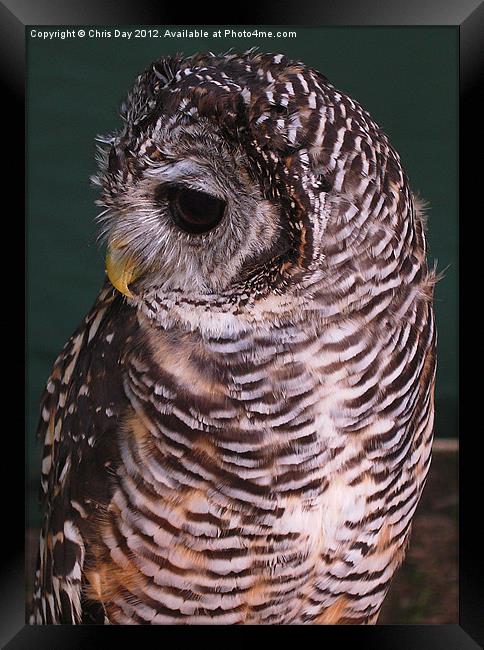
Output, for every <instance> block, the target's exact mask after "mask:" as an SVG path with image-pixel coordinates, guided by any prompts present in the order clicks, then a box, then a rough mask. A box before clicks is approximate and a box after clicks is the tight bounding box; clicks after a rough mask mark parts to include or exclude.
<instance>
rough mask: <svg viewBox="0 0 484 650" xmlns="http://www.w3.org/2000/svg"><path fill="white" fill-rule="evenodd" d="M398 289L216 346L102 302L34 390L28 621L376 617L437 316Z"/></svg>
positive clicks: (422, 451)
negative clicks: (33, 555)
mask: <svg viewBox="0 0 484 650" xmlns="http://www.w3.org/2000/svg"><path fill="white" fill-rule="evenodd" d="M410 294H412V295H413V298H412V297H411V295H410ZM394 295H395V298H394V301H393V303H392V305H391V309H390V310H383V311H378V310H375V309H368V310H366V311H365V310H363V313H362V314H360V316H359V320H357V321H355V319H354V317H353V316H349V317H342V316H341V315H338V314H333V316H332V317H327V318H326V321H325V327H324V328H323V329H321V330H318V328H315V327H313V326H309V325H310V324H308V326H307V327H306V326H305V325H304V323H297V324H295V325H291V324H287V325H286V326H284V327H279V328H277V329H274V330H272V331H265V332H263V331H246V332H239V333H234V334H232V335H228V336H227V338H221V337H214V338H211V337H210V336H204V335H202V334H201V333H199V332H197V331H195V332H189V331H187V332H181V331H174V330H172V331H170V330H166V329H161V328H158V327H156V324H155V323H153V322H150V321H149V320H148V319H147V318H146V317H145V316H143V315H141V314H136V311H135V310H134V309H133V308H132V307H129V306H127V305H126V304H125V303H124V302H123V301H122V300H121V299H120V297H119V294H115V293H114V292H113V291H112V290H111V289H109V288H106V289H104V290H103V291H102V292H101V294H100V297H99V299H98V301H97V303H96V305H95V307H94V308H93V310H92V311H91V312H90V314H89V315H88V316H87V318H86V320H85V323H84V325H83V326H82V327H81V328H80V330H79V331H78V332H77V333H76V334H74V336H73V337H72V338H71V339H70V341H69V343H68V344H67V346H66V348H65V349H64V351H63V352H62V354H61V356H60V357H59V359H58V361H57V362H56V364H55V367H54V370H53V373H52V376H51V379H50V381H49V383H48V385H47V389H46V393H45V397H44V402H43V408H42V423H41V427H40V434H41V435H44V436H45V452H44V460H43V466H42V467H43V489H44V495H45V506H46V511H45V520H44V527H43V539H42V542H41V552H40V562H39V568H38V572H37V583H36V593H35V597H34V598H35V603H34V614H33V617H32V622H38V623H50V622H67V623H78V622H81V621H82V622H103V621H106V622H108V621H109V622H111V623H183V622H191V623H244V622H245V623H247V622H248V623H255V622H257V623H261V622H262V623H281V622H313V623H336V622H338V623H369V622H372V621H374V620H375V618H376V616H377V615H378V612H379V608H380V606H381V603H382V601H383V598H384V596H385V594H386V591H387V589H388V586H389V582H390V580H391V578H392V576H393V574H394V571H395V570H396V568H397V566H398V565H399V563H400V562H401V559H402V557H403V553H404V549H405V545H406V543H407V540H408V535H409V530H410V522H411V517H412V515H413V512H414V510H415V507H416V504H417V502H418V499H419V496H420V493H421V490H422V487H423V483H424V480H425V476H426V473H427V469H428V464H429V461H430V443H431V435H432V419H433V381H434V371H435V367H434V366H435V363H434V340H435V333H434V327H433V316H432V311H431V305H430V303H429V301H428V299H427V298H426V297H422V296H421V295H419V294H418V292H415V291H413V289H411V288H409V289H408V290H407V292H405V291H404V292H403V293H401V294H398V292H396V293H395V294H394ZM389 311H391V312H392V313H394V314H397V315H398V318H396V319H394V320H391V319H389V318H388V313H389Z"/></svg>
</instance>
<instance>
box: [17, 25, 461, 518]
mask: <svg viewBox="0 0 484 650" xmlns="http://www.w3.org/2000/svg"><path fill="white" fill-rule="evenodd" d="M39 29H45V28H39ZM48 29H49V30H50V31H52V30H54V28H53V27H50V26H49V28H48ZM77 29H79V28H76V30H77ZM98 29H102V28H98ZM106 29H108V30H110V31H111V32H112V31H113V30H114V29H115V28H114V27H113V26H110V27H108V28H106ZM122 29H130V30H132V29H133V28H126V27H124V28H122ZM208 29H209V31H210V33H211V32H212V31H213V30H214V29H218V27H216V28H208ZM236 29H242V28H240V27H237V28H236ZM263 29H270V28H263ZM272 29H273V31H274V32H276V31H277V30H278V29H284V30H287V29H289V28H286V27H284V28H272ZM86 30H87V28H86ZM30 31H31V28H27V33H28V34H29V33H30ZM295 31H296V33H297V37H296V38H290V39H289V38H286V39H284V38H272V39H268V38H266V39H263V38H262V39H261V38H239V39H237V38H228V39H225V38H221V39H214V38H207V39H202V38H199V39H194V38H186V39H183V38H177V39H167V38H157V39H156V38H141V39H134V38H132V39H131V40H127V39H119V40H118V39H114V38H110V39H109V38H104V39H103V38H98V39H92V38H87V37H85V38H79V37H75V38H71V39H65V40H61V39H60V38H57V39H52V40H40V39H38V38H32V37H28V39H27V41H28V48H27V66H28V68H27V70H28V83H27V102H28V103H27V165H28V172H27V173H28V179H27V181H28V183H27V309H28V311H27V355H28V368H27V426H26V435H27V451H28V457H27V481H28V496H29V499H28V519H29V523H30V524H31V525H37V524H38V521H39V517H38V512H37V501H36V495H37V489H38V488H37V486H38V481H39V463H40V461H39V454H40V444H39V443H36V441H35V429H36V425H37V420H38V412H39V407H38V405H39V398H40V395H41V392H42V389H43V386H44V384H45V381H46V379H47V377H48V375H49V371H50V368H51V365H52V363H53V361H54V360H55V357H56V356H57V354H58V352H59V351H60V349H61V348H62V346H63V345H64V343H65V341H66V339H67V338H68V337H69V336H70V334H71V333H72V331H73V330H74V329H75V328H76V327H77V325H78V323H79V322H80V320H81V319H82V317H83V316H84V315H85V312H86V311H87V310H88V309H89V307H90V306H91V304H92V302H93V301H94V298H95V296H96V292H97V291H98V289H99V287H100V285H101V283H102V281H103V275H104V267H103V252H102V251H101V250H100V248H99V246H98V245H97V243H96V227H95V224H94V216H95V215H96V214H97V211H98V209H97V208H96V206H95V205H94V200H95V198H96V192H95V190H94V189H93V188H92V187H91V186H90V183H89V177H90V175H91V174H93V172H94V171H95V162H94V153H95V145H94V137H95V135H96V134H99V133H107V132H109V131H111V130H113V129H115V128H117V126H118V124H119V122H118V117H117V110H118V107H119V104H120V102H121V100H122V99H123V98H124V95H125V93H126V91H127V90H128V88H129V86H130V84H131V83H132V82H133V80H134V78H135V77H136V76H137V74H139V73H140V72H141V71H142V70H143V69H144V68H145V67H146V66H147V65H148V64H149V63H150V61H151V60H153V59H156V58H159V57H160V56H162V55H165V54H173V53H175V52H183V53H184V54H192V53H193V52H196V51H200V50H211V51H216V52H220V51H225V50H227V49H229V48H231V47H233V48H235V49H237V50H245V49H248V48H249V47H252V46H258V47H259V48H260V49H261V50H262V51H277V52H282V53H284V54H286V55H288V56H289V57H291V58H295V59H298V60H301V61H303V62H305V63H306V64H308V65H310V66H312V67H315V68H317V69H318V70H320V71H321V72H322V73H323V74H324V75H325V76H327V77H328V78H329V79H330V80H331V81H332V83H334V84H335V85H336V86H337V87H338V88H339V89H341V90H343V91H345V92H347V93H348V94H349V95H350V96H352V97H353V98H354V99H356V100H358V101H359V102H360V103H361V104H362V105H363V106H364V107H365V108H366V109H367V110H368V111H369V112H370V113H371V115H372V116H373V118H374V119H375V121H376V122H377V123H378V124H379V125H380V126H381V127H382V128H383V130H384V131H385V132H386V133H387V135H388V136H389V138H390V141H391V142H392V143H393V145H394V146H395V147H396V149H397V150H398V151H399V153H400V155H401V158H402V162H403V164H404V166H405V168H406V170H407V172H408V174H409V177H410V181H411V185H412V188H413V190H414V191H417V192H419V193H420V194H421V196H422V197H424V198H425V199H426V200H427V201H428V202H429V204H430V210H429V213H428V224H429V230H428V241H429V261H430V262H432V261H433V260H435V259H436V260H438V268H439V269H441V270H442V269H446V272H445V278H444V279H443V280H441V281H440V282H439V284H438V285H437V289H436V302H435V308H436V314H437V324H438V331H439V345H438V379H437V392H436V435H437V436H445V437H449V436H452V437H453V436H456V435H457V262H458V260H457V255H458V230H457V144H458V140H457V136H458V134H457V106H458V105H457V97H458V96H457V88H458V85H457V84H458V31H457V29H456V28H452V27H439V28H423V27H417V28H414V27H412V28H401V27H398V28H386V27H385V28H381V27H379V28H366V27H365V28H339V27H338V28H322V29H312V28H304V29H303V28H295Z"/></svg>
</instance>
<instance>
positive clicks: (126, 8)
mask: <svg viewBox="0 0 484 650" xmlns="http://www.w3.org/2000/svg"><path fill="white" fill-rule="evenodd" d="M275 4H276V3H274V5H273V6H270V5H269V4H268V3H266V2H264V1H262V2H259V3H258V7H257V10H256V11H254V12H253V13H252V15H251V16H250V19H247V20H245V24H251V25H264V24H274V23H277V24H281V25H292V24H294V25H296V24H300V25H312V26H319V25H320V26H329V25H348V26H350V25H359V26H365V25H368V26H376V25H392V26H403V25H423V26H437V25H448V26H453V27H455V28H456V29H457V30H458V31H459V35H460V82H461V84H460V119H461V130H460V140H461V144H460V159H461V164H462V169H461V176H460V195H461V197H463V196H470V195H472V189H473V188H474V187H476V186H477V187H479V180H480V179H478V177H477V173H478V170H477V169H476V167H474V166H473V165H472V164H471V162H470V160H471V156H470V154H471V153H472V151H473V149H474V148H475V146H476V137H477V133H476V128H477V127H478V126H480V125H476V106H477V105H478V104H477V93H478V91H479V89H480V84H481V80H482V79H483V78H484V66H483V49H484V48H483V42H484V38H483V36H484V4H481V2H479V1H478V0H467V2H460V3H456V2H455V1H454V0H441V1H440V2H439V3H437V2H435V1H434V0H420V1H419V2H417V1H412V2H406V3H403V2H401V0H400V1H398V0H397V1H395V0H386V2H385V3H381V2H379V1H378V0H371V1H370V0H366V1H365V2H358V1H357V0H346V1H343V0H339V2H338V4H337V5H336V3H335V4H334V5H333V6H329V3H325V4H322V3H321V5H320V6H315V3H314V2H313V3H311V2H306V1H302V0H298V1H297V2H296V1H294V0H293V1H292V2H284V5H282V3H281V4H280V6H279V7H277V9H276V8H275ZM224 18H225V15H224ZM210 19H211V20H210ZM190 20H191V23H192V24H195V23H196V22H199V23H200V24H218V23H219V22H220V18H218V20H217V19H214V17H213V16H207V14H206V12H204V16H203V18H201V19H197V16H196V15H195V13H194V12H191V11H190ZM111 23H114V24H126V25H128V24H130V25H135V24H138V25H150V24H160V23H163V24H167V25H172V24H179V22H178V21H177V20H176V18H175V16H174V15H172V14H171V13H169V8H163V7H160V6H158V4H157V3H156V2H155V1H150V0H137V2H136V3H132V4H130V3H129V2H128V1H127V0H118V1H116V2H114V1H105V2H103V3H102V4H101V2H100V1H99V0H98V2H94V1H92V0H84V2H82V3H81V2H77V1H72V2H65V3H61V2H58V1H55V0H53V1H51V2H49V1H48V0H37V2H35V0H23V1H20V0H19V1H18V2H16V0H7V1H4V2H3V3H0V26H1V27H0V29H1V36H0V51H1V59H0V64H1V66H2V67H1V77H2V82H3V85H4V87H5V88H6V89H7V91H9V93H10V99H9V101H8V103H7V102H6V100H4V102H3V103H4V108H7V109H8V113H7V115H6V117H5V120H6V121H5V122H4V135H5V138H6V139H7V137H10V138H11V144H10V146H9V148H8V152H9V156H8V162H9V166H11V167H10V168H11V169H12V170H20V169H22V168H23V166H24V153H25V149H24V147H22V146H21V144H22V135H23V133H24V129H23V127H22V122H23V120H24V106H25V78H26V66H25V38H26V37H25V27H26V26H28V25H66V26H70V25H87V24H91V25H109V24H111ZM224 23H225V24H227V25H237V24H241V23H242V21H241V20H240V18H239V19H237V18H234V17H233V16H232V17H231V19H230V20H229V19H228V18H227V19H226V20H225V21H224ZM477 121H479V122H482V118H480V119H479V120H477ZM480 128H481V129H482V126H480ZM481 140H482V138H481ZM5 146H7V145H5ZM27 153H28V152H27ZM15 175H16V176H19V177H21V175H20V174H15ZM22 188H23V183H22V182H20V186H19V187H18V191H16V193H15V198H16V208H15V210H16V213H20V212H21V205H22V197H23V195H24V192H23V189H22ZM19 204H20V205H19ZM461 214H463V207H462V206H461ZM15 221H16V222H17V223H18V224H20V227H21V224H22V219H21V217H20V215H19V214H15ZM461 232H462V229H461ZM20 236H21V235H20ZM463 238H464V239H466V240H468V239H469V238H468V237H467V236H466V237H463ZM461 246H462V239H461ZM7 287H8V294H10V296H12V295H13V294H14V293H15V295H21V291H20V290H18V291H15V292H14V291H13V289H14V284H13V282H12V280H11V278H8V284H7ZM9 304H10V301H9ZM12 309H13V308H11V309H10V311H9V312H8V313H10V314H11V313H13V312H12ZM15 313H18V314H19V313H20V311H16V312H15ZM7 321H8V319H6V318H5V317H4V318H3V319H2V325H3V330H2V331H3V333H4V336H6V335H7V334H8V335H9V336H10V335H11V334H12V333H15V332H12V329H13V330H15V331H17V332H18V333H19V334H20V332H21V328H20V327H19V326H18V325H15V326H14V327H13V328H12V327H11V326H9V325H8V324H7ZM10 325H11V324H10ZM9 345H10V343H9ZM11 345H12V346H13V342H12V344H11ZM17 349H19V348H17ZM460 357H461V359H462V358H463V355H462V349H461V355H460ZM19 366H20V364H19V362H18V360H17V363H13V364H12V365H11V366H9V371H10V370H11V373H12V377H10V378H9V379H10V381H11V382H13V381H15V382H16V385H21V370H20V367H19ZM463 369H464V364H463V363H462V362H461V372H462V371H463ZM461 396H462V387H461ZM468 399H469V398H467V399H466V403H468ZM8 407H9V409H11V408H13V406H12V405H11V404H10V403H8ZM461 411H463V408H461ZM17 420H18V418H17ZM12 421H15V420H12ZM12 426H15V427H16V428H18V425H9V427H12ZM9 431H11V429H9ZM467 433H468V434H469V435H462V437H461V445H460V503H461V504H462V507H461V511H460V531H461V535H460V549H459V555H460V567H459V574H460V580H459V582H460V587H459V592H460V607H459V625H447V626H438V625H437V626H374V627H368V628H351V627H349V626H343V627H333V626H327V627H324V628H323V629H321V628H319V627H318V628H314V627H312V628H310V627H307V628H304V631H303V632H301V631H300V628H298V629H297V631H296V633H297V634H304V635H305V634H314V633H316V634H317V635H321V636H322V639H321V640H320V639H319V638H318V643H321V641H322V643H323V644H325V643H327V644H330V643H335V642H338V641H340V642H342V643H344V642H351V641H354V640H355V639H356V642H357V643H361V642H362V643H363V647H368V648H377V647H378V648H379V647H381V648H392V650H399V649H400V648H401V649H407V648H412V649H417V648H439V649H440V648H442V649H445V648H449V649H452V650H457V649H459V650H460V649H462V650H464V649H467V648H469V649H471V648H478V647H480V645H479V644H482V642H483V641H484V629H483V623H482V620H483V619H484V616H482V614H483V611H484V609H483V607H482V604H483V600H482V580H481V579H480V577H479V576H478V571H477V569H478V565H479V561H478V558H479V557H481V553H482V548H481V546H482V542H481V541H480V536H479V534H478V533H477V531H476V534H474V533H473V521H474V519H473V516H474V515H475V511H474V508H473V504H474V503H476V501H477V498H478V497H479V481H478V478H479V472H478V471H477V470H476V471H474V470H473V467H474V466H475V465H477V463H476V460H475V459H476V456H477V453H476V449H475V447H474V441H473V437H472V435H470V434H471V432H470V431H467ZM9 437H10V438H15V440H16V446H15V451H12V450H11V449H10V450H5V451H4V463H5V465H8V466H9V469H10V470H11V474H10V475H11V476H13V478H9V479H8V481H7V479H5V480H4V489H5V492H4V497H5V498H4V499H2V501H4V502H5V505H6V506H7V507H6V509H5V510H4V512H3V517H4V525H5V529H6V530H7V529H8V537H7V538H8V546H7V549H8V552H4V553H3V559H4V567H3V571H2V573H1V578H0V580H1V588H0V619H1V621H2V623H1V626H0V628H1V633H0V641H1V642H2V647H5V648H8V649H9V650H10V649H16V648H29V649H32V648H36V649H37V648H49V650H53V649H57V648H96V647H105V646H106V645H107V644H109V643H116V642H118V640H119V642H121V641H126V642H128V643H129V641H130V640H131V639H133V640H134V639H135V638H136V642H137V643H140V640H139V639H140V634H141V637H143V638H144V640H143V641H141V642H142V643H147V641H146V637H145V634H148V635H149V636H150V638H152V639H159V641H158V642H166V641H165V640H166V639H167V636H166V628H165V630H164V631H163V632H161V633H160V632H156V629H154V628H151V627H150V626H145V627H143V630H142V631H140V630H139V628H137V630H138V631H137V632H135V631H134V630H135V629H136V628H129V629H128V628H126V631H125V629H123V628H119V627H117V626H112V627H111V626H108V627H102V626H101V627H95V628H94V627H91V626H85V627H84V626H79V627H74V626H29V625H28V624H26V623H25V590H24V578H23V576H24V527H23V523H24V522H23V516H22V515H23V513H24V510H25V508H22V505H21V504H22V500H23V499H24V496H23V490H22V483H21V477H22V476H23V475H24V462H23V459H24V456H23V453H22V452H23V438H22V436H21V435H20V434H19V433H18V431H15V436H14V435H13V434H12V433H10V436H9ZM473 460H474V463H473ZM12 470H13V471H12ZM24 503H25V499H24ZM477 509H478V506H477V505H476V510H477ZM480 509H482V506H480ZM443 570H445V568H443ZM245 629H247V630H248V629H249V628H245ZM120 630H121V631H120ZM203 631H205V632H208V633H209V634H213V628H210V629H209V630H207V629H205V630H201V629H200V628H198V629H194V628H188V627H184V628H183V629H182V630H179V629H178V628H177V629H176V630H171V632H176V634H178V635H180V636H178V639H180V638H184V637H185V634H186V635H193V634H196V635H199V634H201V633H202V632H203ZM171 632H170V633H171ZM263 632H264V633H266V632H268V631H266V630H263ZM231 633H233V632H231V631H230V630H227V629H220V628H219V629H218V630H217V634H220V635H221V636H222V638H220V637H219V639H217V642H220V641H222V642H223V640H224V639H223V637H224V636H225V635H226V634H231ZM248 633H250V632H248V631H240V632H237V634H238V635H240V636H239V641H240V640H242V637H243V636H244V635H246V634H248ZM269 633H270V634H271V635H272V634H273V631H272V630H271V631H270V632H269ZM120 634H122V635H123V636H122V637H120V636H119V635H120ZM125 634H126V635H127V636H125ZM134 634H137V636H136V637H134V636H132V635H134ZM154 634H158V635H159V636H152V635H154ZM257 634H258V635H259V634H260V629H259V630H258V631H257ZM175 638H176V637H175ZM191 638H194V637H193V636H191ZM195 638H196V639H197V640H198V636H197V637H195ZM227 639H228V637H227ZM3 644H6V645H3Z"/></svg>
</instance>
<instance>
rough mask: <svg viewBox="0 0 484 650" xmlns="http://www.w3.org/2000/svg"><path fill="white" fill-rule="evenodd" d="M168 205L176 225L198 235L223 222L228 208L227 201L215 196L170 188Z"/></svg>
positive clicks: (186, 189)
mask: <svg viewBox="0 0 484 650" xmlns="http://www.w3.org/2000/svg"><path fill="white" fill-rule="evenodd" d="M168 204H169V206H170V212H171V215H172V217H173V221H174V222H175V223H176V225H177V226H178V227H179V228H181V229H182V230H185V231H186V232H189V233H191V234H197V235H200V234H202V233H205V232H208V231H209V230H212V229H213V228H215V226H217V225H218V224H219V223H220V221H221V220H222V217H223V216H224V214H225V208H226V203H225V201H222V200H221V199H218V198H216V197H215V196H211V195H210V194H205V192H198V191H196V190H190V189H188V188H180V187H172V188H170V190H169V191H168Z"/></svg>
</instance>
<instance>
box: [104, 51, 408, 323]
mask: <svg viewBox="0 0 484 650" xmlns="http://www.w3.org/2000/svg"><path fill="white" fill-rule="evenodd" d="M121 117H122V120H123V127H122V129H121V130H120V131H119V132H117V133H115V134H114V135H113V136H112V137H108V138H106V139H104V143H105V145H107V146H104V147H103V148H102V149H101V150H100V157H99V160H100V172H99V174H98V176H97V178H96V179H95V180H96V182H97V183H98V184H99V185H100V186H101V187H102V197H101V200H100V204H101V205H103V206H105V208H106V209H105V211H104V213H103V215H102V220H103V233H104V235H105V236H106V239H107V245H108V253H107V263H106V268H107V273H108V276H109V278H110V280H111V282H112V284H113V285H114V286H115V287H116V288H117V289H118V290H119V291H120V292H122V293H124V294H125V295H126V296H128V297H129V299H131V300H133V301H134V302H137V303H138V304H139V303H140V302H144V303H145V304H147V303H149V304H150V308H151V309H162V308H164V307H165V308H167V306H176V305H180V304H185V305H189V306H191V307H196V306H200V305H203V306H204V308H205V307H206V306H207V305H209V306H210V310H212V311H214V310H215V311H216V310H218V309H220V310H222V311H224V312H227V311H231V312H233V313H235V312H236V313H242V312H247V311H250V310H254V309H259V310H260V309H261V305H264V304H269V303H270V304H271V305H272V307H274V305H275V302H277V300H279V301H282V303H283V306H282V307H280V309H281V310H287V309H289V308H291V307H290V305H292V306H293V307H297V304H296V303H297V298H298V297H301V296H302V297H304V299H306V300H307V294H308V292H310V291H311V287H314V285H315V283H316V282H317V281H318V279H321V278H322V277H324V276H325V275H327V269H325V268H324V259H325V240H324V236H325V235H324V234H325V230H326V226H327V221H328V218H329V217H330V216H331V212H332V210H333V212H334V208H335V205H337V206H339V208H338V209H339V213H338V214H339V216H338V215H335V219H338V218H339V219H340V221H341V219H343V222H344V218H345V217H343V216H342V215H343V213H344V214H348V213H350V214H351V205H353V206H354V205H356V204H357V202H358V201H360V200H362V197H363V196H364V194H362V192H361V187H360V186H361V184H362V180H366V181H367V185H368V182H370V183H371V182H373V183H380V184H381V183H383V177H382V176H381V175H380V176H379V169H381V162H382V160H383V158H384V157H385V156H387V148H386V140H385V138H384V136H383V135H382V134H381V132H380V131H379V130H378V127H376V125H374V123H373V122H372V121H371V119H370V118H369V116H368V114H367V113H365V112H364V111H363V110H362V109H361V108H360V107H359V106H358V105H357V104H356V103H355V102H353V101H352V100H351V99H349V98H347V97H345V96H344V95H342V94H340V93H338V92H337V91H336V90H335V89H334V87H333V86H332V85H331V84H330V83H329V82H328V81H327V80H326V79H325V78H324V77H323V76H322V75H320V74H319V73H318V72H316V71H314V70H311V69H309V68H307V67H306V66H304V65H303V64H302V63H295V62H291V61H289V60H288V59H286V57H284V56H283V55H280V54H276V55H274V54H257V53H255V52H253V51H249V52H247V53H245V54H242V55H238V54H225V55H220V56H216V55H214V54H211V53H208V54H197V55H195V56H192V57H189V58H182V57H173V58H165V59H161V60H159V61H155V62H154V63H152V64H151V65H150V66H149V68H148V69H147V70H146V71H145V72H144V73H142V74H141V75H140V76H139V77H138V79H137V80H136V82H135V85H134V87H133V88H132V90H131V91H130V93H129V94H128V97H127V100H126V101H125V103H124V104H123V106H122V109H121ZM376 142H379V146H376V144H375V143H376ZM378 156H380V160H378V164H377V157H378ZM386 167H387V168H388V165H387V166H386ZM343 172H344V173H343ZM395 173H396V175H397V176H399V178H400V177H401V172H400V168H399V167H398V170H396V172H395ZM401 178H403V177H401ZM402 182H403V181H402ZM363 189H364V188H363ZM383 190H385V188H382V191H383ZM342 197H344V200H343V199H342ZM335 199H339V202H338V201H335ZM342 205H343V208H341V206H342ZM336 212H338V210H336ZM340 213H341V214H340ZM352 214H353V215H354V212H353V213H352ZM343 222H342V223H343ZM340 225H341V224H340ZM343 225H344V223H343ZM338 228H339V226H338ZM282 297H283V298H282Z"/></svg>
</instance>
